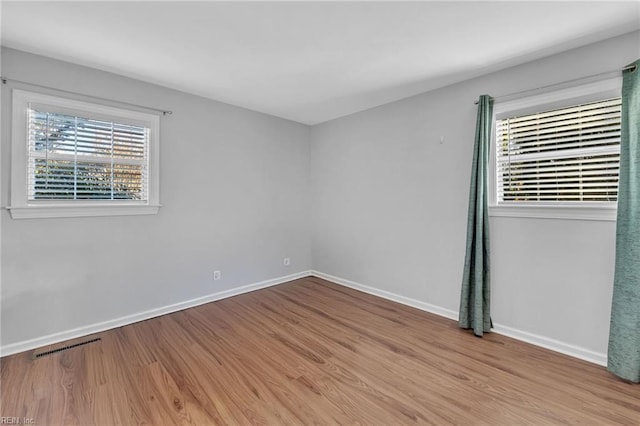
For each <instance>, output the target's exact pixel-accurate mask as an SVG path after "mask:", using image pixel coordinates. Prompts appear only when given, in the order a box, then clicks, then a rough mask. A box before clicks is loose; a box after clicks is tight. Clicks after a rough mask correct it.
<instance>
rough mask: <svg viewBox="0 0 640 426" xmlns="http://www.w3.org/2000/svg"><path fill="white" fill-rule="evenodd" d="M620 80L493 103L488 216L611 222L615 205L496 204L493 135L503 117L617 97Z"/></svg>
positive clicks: (496, 185)
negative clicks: (497, 123) (496, 124)
mask: <svg viewBox="0 0 640 426" xmlns="http://www.w3.org/2000/svg"><path fill="white" fill-rule="evenodd" d="M621 89H622V77H616V78H612V79H607V80H602V81H597V82H593V83H589V84H584V85H581V86H576V87H570V88H566V89H561V90H556V91H553V92H549V93H543V94H540V95H534V96H528V97H525V98H520V99H515V100H512V101H505V102H496V103H494V108H493V118H492V121H491V147H490V150H489V179H488V184H489V200H488V201H489V206H488V207H489V216H494V217H517V218H535V219H570V220H571V219H573V220H604V221H615V220H616V214H617V207H616V203H602V204H597V203H581V204H580V205H567V204H564V203H544V204H540V203H536V204H535V205H532V204H528V203H521V204H518V203H499V202H498V183H497V179H496V141H495V138H496V134H495V131H496V129H495V123H496V120H500V119H502V118H505V117H507V116H513V115H516V114H528V113H534V112H537V111H542V110H549V109H554V108H561V107H565V106H569V105H572V104H573V105H576V104H580V103H587V102H593V101H598V100H602V99H606V98H607V97H609V98H614V97H618V96H620V92H621Z"/></svg>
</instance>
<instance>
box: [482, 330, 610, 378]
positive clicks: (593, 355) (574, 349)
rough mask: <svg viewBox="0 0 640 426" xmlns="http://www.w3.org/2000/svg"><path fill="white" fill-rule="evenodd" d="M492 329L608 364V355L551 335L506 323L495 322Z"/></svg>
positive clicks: (586, 359)
mask: <svg viewBox="0 0 640 426" xmlns="http://www.w3.org/2000/svg"><path fill="white" fill-rule="evenodd" d="M492 331H493V332H494V333H498V334H502V335H503V336H507V337H512V338H514V339H516V340H521V341H523V342H527V343H531V344H532V345H536V346H540V347H543V348H546V349H550V350H552V351H555V352H560V353H561V354H565V355H569V356H572V357H574V358H578V359H581V360H584V361H589V362H591V363H594V364H598V365H602V366H605V367H606V366H607V355H606V354H602V353H599V352H594V351H592V350H590V349H586V348H582V347H580V346H575V345H572V344H569V343H565V342H561V341H559V340H555V339H551V338H549V337H544V336H539V335H537V334H533V333H529V332H527V331H522V330H518V329H516V328H513V327H507V326H506V325H500V324H495V323H494V324H493V330H492Z"/></svg>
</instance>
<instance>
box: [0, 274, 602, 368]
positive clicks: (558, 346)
mask: <svg viewBox="0 0 640 426" xmlns="http://www.w3.org/2000/svg"><path fill="white" fill-rule="evenodd" d="M309 275H313V276H316V277H319V278H323V279H325V280H328V281H331V282H334V283H336V284H340V285H343V286H345V287H349V288H353V289H355V290H359V291H362V292H364V293H368V294H372V295H374V296H378V297H382V298H383V299H388V300H392V301H394V302H398V303H401V304H403V305H407V306H411V307H414V308H417V309H420V310H422V311H425V312H430V313H433V314H436V315H440V316H442V317H445V318H449V319H451V320H454V321H457V320H458V312H457V311H454V310H451V309H447V308H443V307H441V306H437V305H432V304H430V303H426V302H422V301H420V300H416V299H412V298H410V297H405V296H401V295H399V294H395V293H391V292H388V291H385V290H380V289H377V288H375V287H370V286H367V285H364V284H360V283H357V282H354V281H351V280H347V279H344V278H340V277H336V276H333V275H329V274H325V273H323V272H319V271H314V270H311V271H303V272H298V273H295V274H291V275H286V276H284V277H278V278H273V279H270V280H265V281H260V282H257V283H253V284H248V285H244V286H241V287H236V288H233V289H230V290H225V291H221V292H217V293H213V294H209V295H206V296H202V297H198V298H195V299H191V300H187V301H184V302H179V303H175V304H173V305H168V306H163V307H160V308H156V309H151V310H148V311H144V312H139V313H136V314H132V315H127V316H124V317H120V318H116V319H113V320H109V321H104V322H101V323H96V324H91V325H88V326H83V327H78V328H74V329H72V330H67V331H62V332H59V333H53V334H49V335H47V336H42V337H37V338H35V339H30V340H24V341H21V342H16V343H11V344H9V345H5V346H2V347H0V356H7V355H12V354H15V353H19V352H24V351H28V350H32V349H36V348H39V347H42V346H47V345H52V344H55V343H59V342H63V341H66V340H70V339H76V338H79V337H83V336H87V335H90V334H94V333H99V332H101V331H105V330H110V329H112V328H116V327H122V326H125V325H129V324H133V323H136V322H138V321H143V320H147V319H150V318H154V317H158V316H160V315H165V314H170V313H172V312H176V311H181V310H183V309H187V308H192V307H195V306H199V305H203V304H205V303H209V302H214V301H216V300H221V299H226V298H227V297H232V296H237V295H239V294H243V293H249V292H251V291H255V290H259V289H262V288H266V287H271V286H274V285H278V284H282V283H285V282H288V281H292V280H296V279H299V278H304V277H307V276H309ZM493 332H495V333H497V334H501V335H504V336H507V337H511V338H514V339H516V340H521V341H523V342H527V343H531V344H533V345H536V346H540V347H543V348H546V349H549V350H552V351H555V352H560V353H562V354H565V355H569V356H572V357H574V358H579V359H582V360H585V361H588V362H592V363H594V364H598V365H603V366H606V365H607V355H606V354H603V353H598V352H594V351H592V350H589V349H586V348H582V347H579V346H575V345H572V344H569V343H565V342H561V341H558V340H555V339H551V338H549V337H544V336H539V335H536V334H533V333H529V332H527V331H522V330H518V329H516V328H512V327H508V326H505V325H500V324H495V323H494V327H493Z"/></svg>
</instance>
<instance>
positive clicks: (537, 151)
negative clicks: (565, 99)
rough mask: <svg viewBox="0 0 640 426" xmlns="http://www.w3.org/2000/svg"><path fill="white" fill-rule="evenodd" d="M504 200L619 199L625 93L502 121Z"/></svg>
mask: <svg viewBox="0 0 640 426" xmlns="http://www.w3.org/2000/svg"><path fill="white" fill-rule="evenodd" d="M496 147H497V156H496V160H497V164H496V166H497V168H496V170H497V183H498V201H499V202H503V203H509V202H518V203H521V202H530V203H535V202H615V201H616V200H617V193H618V169H619V161H620V98H616V99H609V100H605V101H600V102H593V103H589V104H584V105H576V106H572V107H568V108H562V109H557V110H553V111H545V112H540V113H536V114H529V115H525V116H516V117H510V118H507V119H504V120H497V122H496Z"/></svg>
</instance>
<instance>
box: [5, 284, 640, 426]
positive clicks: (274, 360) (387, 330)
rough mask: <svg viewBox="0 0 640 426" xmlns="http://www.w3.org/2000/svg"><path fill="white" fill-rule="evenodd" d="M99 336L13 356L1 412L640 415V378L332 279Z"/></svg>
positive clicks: (84, 421)
mask: <svg viewBox="0 0 640 426" xmlns="http://www.w3.org/2000/svg"><path fill="white" fill-rule="evenodd" d="M90 337H100V338H101V339H102V340H101V341H98V342H95V343H91V344H88V345H86V346H80V347H76V348H73V349H69V350H67V351H64V352H59V353H56V354H52V355H48V356H44V357H42V358H38V359H36V360H32V359H31V355H32V353H23V354H18V355H13V356H9V357H6V358H3V359H2V366H1V378H2V383H1V390H0V392H1V394H0V396H1V398H2V408H1V413H0V414H1V415H2V416H19V417H28V418H33V419H34V420H35V421H36V422H37V424H39V425H60V424H65V425H67V424H69V425H71V424H80V425H90V424H96V425H114V424H125V425H131V424H151V425H162V424H198V425H209V424H239V425H249V424H270V425H280V424H372V425H373V424H376V425H396V424H413V423H420V424H437V425H441V424H464V425H473V424H488V425H525V424H535V425H543V424H606V425H611V424H636V425H637V424H640V386H637V385H632V384H628V383H624V382H622V381H620V380H618V379H616V378H615V377H613V376H611V375H610V374H609V373H607V372H606V370H605V369H604V368H602V367H599V366H596V365H593V364H589V363H587V362H583V361H579V360H576V359H572V358H570V357H566V356H563V355H560V354H556V353H553V352H550V351H547V350H544V349H541V348H537V347H534V346H531V345H528V344H525V343H521V342H518V341H515V340H512V339H509V338H506V337H503V336H499V335H496V334H489V335H485V337H484V338H482V339H479V338H476V337H474V336H473V335H471V334H470V333H468V332H465V331H463V330H459V329H458V328H457V325H456V323H455V322H454V321H450V320H447V319H443V318H440V317H438V316H435V315H431V314H428V313H425V312H422V311H419V310H416V309H413V308H409V307H406V306H402V305H399V304H396V303H393V302H390V301H387V300H383V299H380V298H376V297H374V296H370V295H367V294H364V293H360V292H357V291H354V290H350V289H347V288H344V287H341V286H338V285H335V284H332V283H329V282H327V281H323V280H321V279H318V278H305V279H301V280H297V281H293V282H290V283H286V284H282V285H279V286H276V287H271V288H269V289H265V290H260V291H256V292H253V293H248V294H244V295H241V296H236V297H233V298H230V299H225V300H221V301H218V302H214V303H209V304H207V305H203V306H200V307H197V308H192V309H188V310H185V311H181V312H177V313H174V314H170V315H166V316H163V317H159V318H155V319H152V320H148V321H144V322H140V323H136V324H133V325H129V326H126V327H121V328H118V329H114V330H111V331H107V332H104V333H99V334H97V335H94V336H90ZM72 343H73V342H72ZM58 346H63V345H58ZM46 349H51V348H45V350H46ZM37 352H40V351H37Z"/></svg>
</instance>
